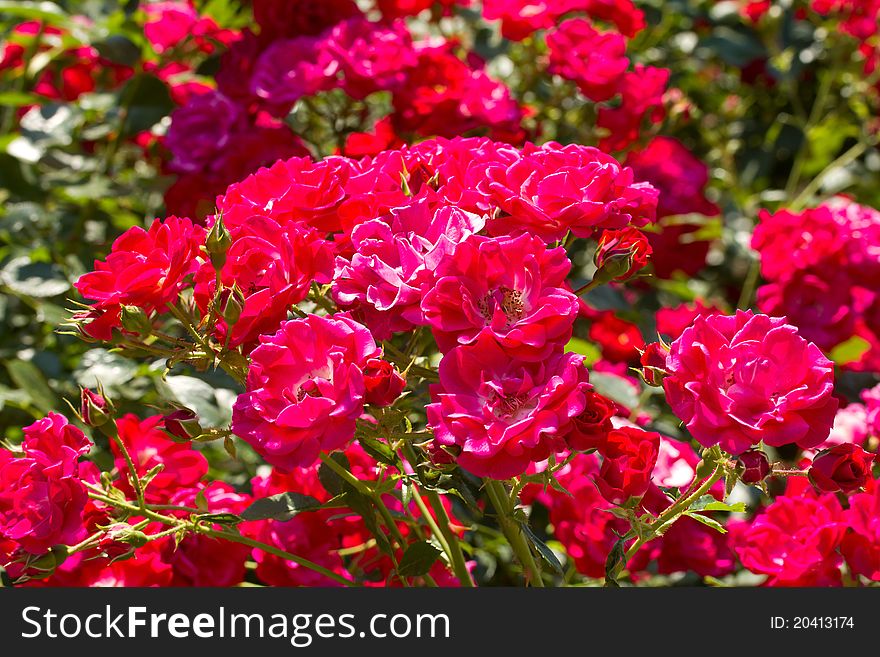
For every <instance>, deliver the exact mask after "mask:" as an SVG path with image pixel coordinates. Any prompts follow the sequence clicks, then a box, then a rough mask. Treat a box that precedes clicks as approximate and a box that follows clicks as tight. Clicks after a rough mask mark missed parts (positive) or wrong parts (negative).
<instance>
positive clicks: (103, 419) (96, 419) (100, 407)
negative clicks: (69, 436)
mask: <svg viewBox="0 0 880 657" xmlns="http://www.w3.org/2000/svg"><path fill="white" fill-rule="evenodd" d="M79 402H80V403H79V416H80V419H82V421H83V423H84V424H85V425H86V426H89V427H100V426H103V425H105V424H107V422H109V421H110V419H111V417H112V415H113V407H112V406H111V405H110V403H109V402H108V401H107V400H106V399H105V398H104V397H103V396H102V395H99V394H98V393H95V392H92V391H91V390H89V389H88V388H82V389H81V390H80V397H79Z"/></svg>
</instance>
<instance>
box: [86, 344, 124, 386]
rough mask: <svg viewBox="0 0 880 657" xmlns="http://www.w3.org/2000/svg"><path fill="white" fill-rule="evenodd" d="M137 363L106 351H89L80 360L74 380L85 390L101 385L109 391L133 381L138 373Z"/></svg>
mask: <svg viewBox="0 0 880 657" xmlns="http://www.w3.org/2000/svg"><path fill="white" fill-rule="evenodd" d="M137 369H138V366H137V363H135V362H134V361H133V360H129V359H128V358H124V357H123V356H120V355H119V354H112V353H110V352H109V351H107V350H106V349H89V350H88V351H87V352H86V353H84V354H83V356H82V358H81V359H80V362H79V366H78V367H77V368H76V370H75V372H74V375H73V376H74V380H75V381H76V382H77V383H78V384H79V385H81V386H82V387H84V388H97V387H98V384H99V383H100V384H101V385H102V386H104V387H105V388H108V389H113V388H118V387H119V386H121V385H123V384H125V383H128V382H129V381H131V380H132V379H133V378H134V377H135V374H136V373H137Z"/></svg>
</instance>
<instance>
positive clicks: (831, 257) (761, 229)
mask: <svg viewBox="0 0 880 657" xmlns="http://www.w3.org/2000/svg"><path fill="white" fill-rule="evenodd" d="M846 232H847V231H846V230H845V229H844V227H843V226H842V225H841V224H840V223H838V222H836V221H835V220H834V216H833V214H832V212H831V210H830V209H829V208H828V207H827V206H821V207H818V208H812V209H807V210H804V211H803V212H800V213H795V212H791V211H790V210H780V211H779V212H776V213H775V214H771V213H770V212H767V211H766V210H762V211H761V212H760V213H759V215H758V225H757V226H755V232H754V233H753V234H752V248H753V249H755V250H756V251H758V252H759V253H760V254H761V276H763V277H764V278H765V279H767V280H768V281H777V280H780V279H783V278H786V277H787V276H789V275H790V274H791V272H792V271H793V270H798V269H803V270H806V269H811V268H813V267H814V266H817V265H820V264H821V265H822V266H823V268H824V269H825V273H827V272H828V271H833V270H834V268H842V266H843V265H844V262H845V260H846V258H845V255H844V253H843V248H842V247H843V244H844V242H845V241H846V237H847V236H846Z"/></svg>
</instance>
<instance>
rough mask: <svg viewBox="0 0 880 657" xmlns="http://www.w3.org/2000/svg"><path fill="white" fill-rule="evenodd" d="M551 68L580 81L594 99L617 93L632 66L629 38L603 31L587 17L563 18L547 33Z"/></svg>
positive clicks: (580, 86) (575, 80)
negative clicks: (624, 76) (627, 45)
mask: <svg viewBox="0 0 880 657" xmlns="http://www.w3.org/2000/svg"><path fill="white" fill-rule="evenodd" d="M546 39H547V48H548V50H549V54H550V66H549V71H550V72H551V73H555V74H556V75H559V76H561V77H563V78H565V79H566V80H571V81H572V82H574V83H575V84H577V86H578V89H580V90H581V93H583V94H584V96H586V97H587V98H589V99H590V100H592V101H594V102H597V103H598V102H602V101H605V100H608V99H609V98H611V97H612V96H613V95H614V94H615V93H617V88H618V84H619V83H620V78H621V76H622V75H623V73H624V72H625V71H626V69H628V68H629V59H628V58H627V56H626V39H624V38H623V36H622V35H620V34H618V33H616V32H599V31H598V30H596V29H594V28H593V26H592V25H591V24H590V21H588V20H587V19H585V18H572V19H569V20H566V21H563V22H562V23H560V24H559V26H558V27H556V28H554V29H552V30H550V31H548V32H547V37H546Z"/></svg>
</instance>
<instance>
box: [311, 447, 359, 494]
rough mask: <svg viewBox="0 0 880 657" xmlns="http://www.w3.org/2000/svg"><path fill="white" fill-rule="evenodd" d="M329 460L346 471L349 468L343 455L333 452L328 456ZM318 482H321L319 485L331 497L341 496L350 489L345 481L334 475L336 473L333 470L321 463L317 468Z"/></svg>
mask: <svg viewBox="0 0 880 657" xmlns="http://www.w3.org/2000/svg"><path fill="white" fill-rule="evenodd" d="M330 458H331V459H333V460H334V461H336V462H337V463H338V464H339V465H341V466H342V467H344V468H345V469H346V470H347V469H348V468H349V462H348V459H347V458H346V456H345V454H342V453H340V452H334V453H333V454H331V455H330ZM318 481H320V482H321V485H322V486H323V487H324V490H326V491H327V492H328V493H330V494H331V495H333V496H334V497H335V496H337V495H342V494H343V493H345V492H346V491H347V490H348V489H349V488H351V487H350V486H349V485H348V484H347V483H346V481H345V480H344V479H343V478H342V477H340V476H339V475H338V474H336V471H335V470H333V468H331V467H330V466H328V465H327V464H326V463H322V464H321V466H320V467H319V468H318Z"/></svg>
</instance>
